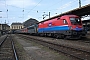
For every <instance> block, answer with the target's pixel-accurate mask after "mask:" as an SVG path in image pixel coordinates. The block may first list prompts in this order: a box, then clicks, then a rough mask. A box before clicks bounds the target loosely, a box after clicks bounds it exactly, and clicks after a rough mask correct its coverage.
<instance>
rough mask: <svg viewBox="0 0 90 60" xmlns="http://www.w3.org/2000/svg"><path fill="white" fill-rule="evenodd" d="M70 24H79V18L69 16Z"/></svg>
mask: <svg viewBox="0 0 90 60" xmlns="http://www.w3.org/2000/svg"><path fill="white" fill-rule="evenodd" d="M70 21H71V24H74V25H76V24H81V20H80V18H70Z"/></svg>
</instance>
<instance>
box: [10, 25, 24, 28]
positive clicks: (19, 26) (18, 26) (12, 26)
mask: <svg viewBox="0 0 90 60" xmlns="http://www.w3.org/2000/svg"><path fill="white" fill-rule="evenodd" d="M22 28H24V26H23V25H11V27H10V29H22Z"/></svg>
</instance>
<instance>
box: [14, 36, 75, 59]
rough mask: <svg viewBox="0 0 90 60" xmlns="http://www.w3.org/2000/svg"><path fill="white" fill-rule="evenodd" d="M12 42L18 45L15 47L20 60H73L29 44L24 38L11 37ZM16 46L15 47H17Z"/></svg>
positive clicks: (35, 44) (37, 45) (31, 43)
mask: <svg viewBox="0 0 90 60" xmlns="http://www.w3.org/2000/svg"><path fill="white" fill-rule="evenodd" d="M13 37H14V40H16V41H17V43H18V44H19V45H20V46H19V47H18V46H17V48H18V50H20V51H21V52H20V51H19V52H20V54H19V55H22V56H23V58H24V59H20V60H74V59H73V58H72V57H69V56H66V55H64V54H62V53H61V54H58V53H57V52H55V51H53V50H50V49H48V48H47V47H44V46H42V45H39V44H37V43H34V42H31V41H29V40H26V39H24V38H20V37H19V36H17V35H13ZM18 44H17V45H18Z"/></svg>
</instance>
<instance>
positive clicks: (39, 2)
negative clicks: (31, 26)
mask: <svg viewBox="0 0 90 60" xmlns="http://www.w3.org/2000/svg"><path fill="white" fill-rule="evenodd" d="M41 1H42V0H40V1H39V2H38V3H37V4H36V6H34V7H33V8H32V9H31V10H30V11H29V12H31V11H32V10H33V9H34V8H35V7H37V6H38V5H39V4H40V2H41ZM29 12H28V13H29Z"/></svg>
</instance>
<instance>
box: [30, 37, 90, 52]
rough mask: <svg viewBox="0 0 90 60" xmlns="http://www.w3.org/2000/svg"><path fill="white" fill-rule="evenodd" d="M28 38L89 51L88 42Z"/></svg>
mask: <svg viewBox="0 0 90 60" xmlns="http://www.w3.org/2000/svg"><path fill="white" fill-rule="evenodd" d="M29 37H32V38H37V39H40V40H44V41H49V42H54V43H57V44H60V45H65V46H71V47H75V48H79V49H85V50H88V51H90V40H84V39H83V40H64V39H56V38H50V37H47V38H46V37H39V36H29Z"/></svg>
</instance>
